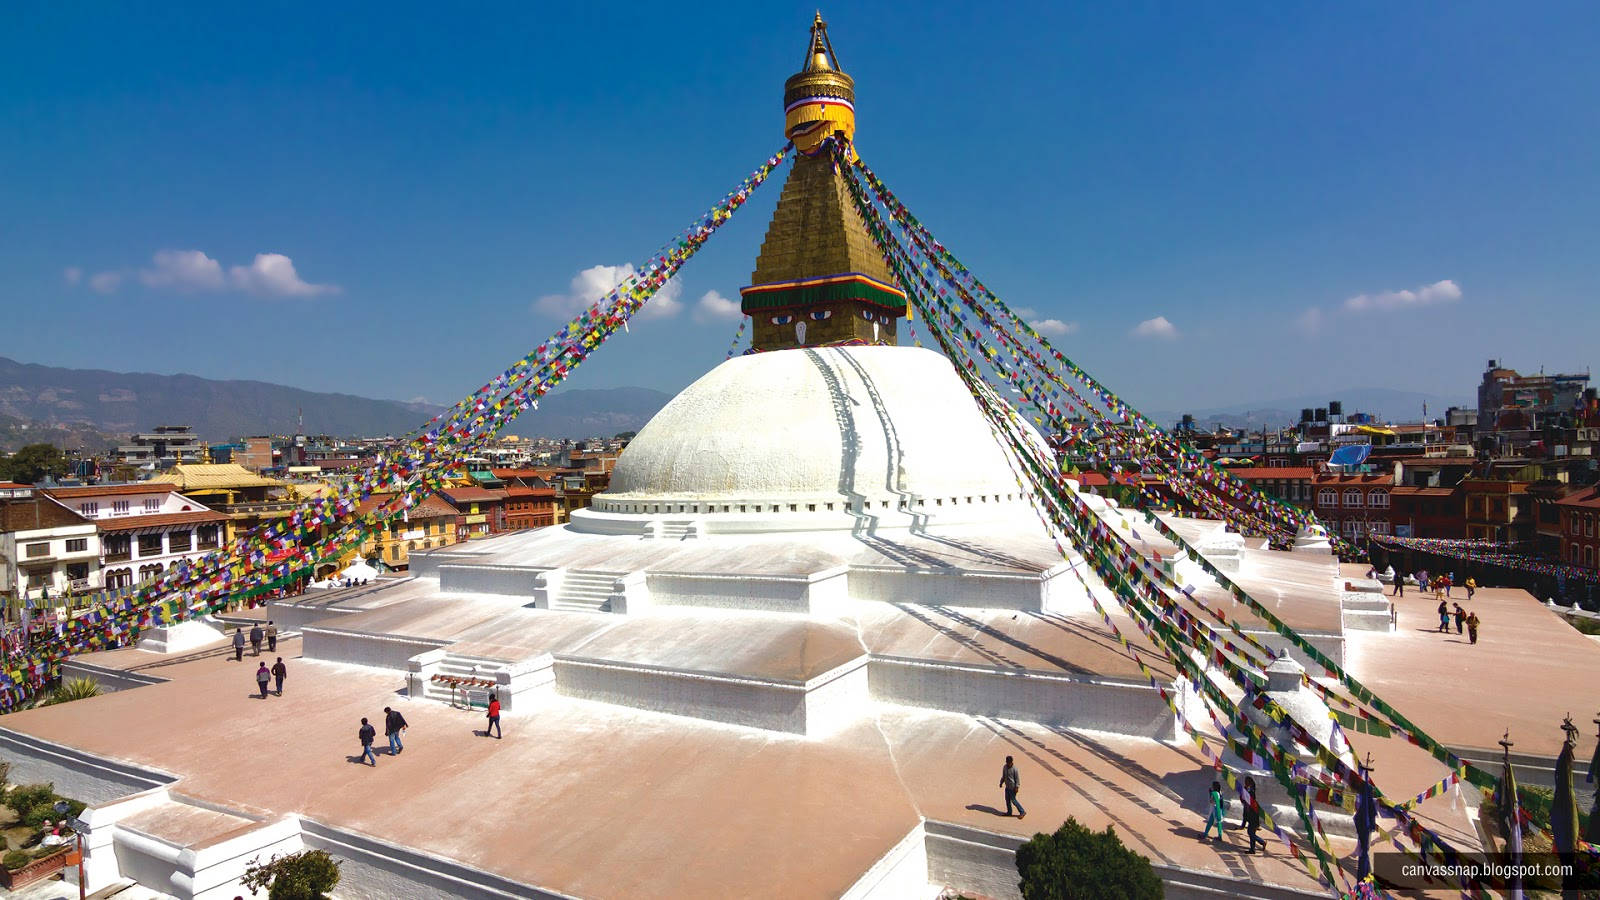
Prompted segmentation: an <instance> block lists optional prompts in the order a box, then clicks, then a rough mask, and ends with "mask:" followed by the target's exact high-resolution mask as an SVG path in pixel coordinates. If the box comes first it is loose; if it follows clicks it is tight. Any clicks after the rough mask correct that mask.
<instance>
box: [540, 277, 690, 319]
mask: <svg viewBox="0 0 1600 900" xmlns="http://www.w3.org/2000/svg"><path fill="white" fill-rule="evenodd" d="M633 274H635V270H634V268H633V264H632V263H623V264H622V265H620V266H590V267H589V268H587V269H584V270H583V271H581V272H579V273H578V274H576V275H574V276H572V282H571V284H570V285H569V286H568V289H567V292H566V293H565V294H546V295H545V296H543V297H540V298H539V299H537V300H535V301H533V309H534V312H537V313H540V314H541V315H546V316H549V317H551V318H553V319H570V318H572V317H573V316H576V315H577V314H578V313H580V312H583V311H584V310H585V309H587V308H589V307H590V306H592V305H593V304H594V303H595V301H597V300H599V299H600V298H601V297H604V296H606V295H607V294H609V293H611V291H612V289H614V288H615V287H616V286H617V285H619V284H622V282H624V281H626V280H627V278H628V276H630V275H633ZM682 293H683V285H681V284H679V283H678V280H677V279H676V278H674V279H670V280H668V281H667V283H666V284H664V285H662V286H661V289H660V290H658V291H656V293H655V296H654V297H651V298H650V300H649V302H647V303H645V305H644V308H643V309H641V310H639V316H640V317H641V318H645V319H669V318H672V317H673V316H676V315H677V314H678V313H680V312H683V303H682V302H681V301H680V300H679V299H678V297H679V295H681V294H682Z"/></svg>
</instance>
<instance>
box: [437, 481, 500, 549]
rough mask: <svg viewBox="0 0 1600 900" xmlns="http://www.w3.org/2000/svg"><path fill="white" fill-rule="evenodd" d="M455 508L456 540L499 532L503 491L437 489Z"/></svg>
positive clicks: (460, 488)
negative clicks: (456, 514)
mask: <svg viewBox="0 0 1600 900" xmlns="http://www.w3.org/2000/svg"><path fill="white" fill-rule="evenodd" d="M439 496H441V497H443V498H444V500H445V502H447V503H449V504H450V505H451V506H454V507H455V508H456V512H457V513H458V516H457V518H456V539H457V540H462V541H468V540H472V539H473V538H480V537H488V536H489V535H491V534H499V533H500V532H502V531H505V530H506V529H507V528H508V527H509V526H508V525H507V520H506V492H505V491H504V490H492V489H490V488H481V487H477V486H468V487H450V488H445V489H444V490H443V491H440V492H439Z"/></svg>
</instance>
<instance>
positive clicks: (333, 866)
mask: <svg viewBox="0 0 1600 900" xmlns="http://www.w3.org/2000/svg"><path fill="white" fill-rule="evenodd" d="M240 883H241V884H243V885H244V886H245V887H247V888H249V889H250V890H251V891H259V890H262V889H263V888H265V889H266V891H267V898H268V900H323V898H324V897H326V896H327V894H328V892H329V891H331V890H333V887H334V885H336V884H338V883H339V861H338V860H336V859H334V858H333V857H331V856H329V855H328V852H327V851H326V850H302V851H300V852H299V853H289V854H286V855H284V856H278V855H276V854H274V855H273V857H272V859H271V860H269V861H268V862H265V863H263V862H261V861H260V860H259V858H257V859H255V860H252V861H251V862H250V865H248V866H246V867H245V870H244V878H242V879H240Z"/></svg>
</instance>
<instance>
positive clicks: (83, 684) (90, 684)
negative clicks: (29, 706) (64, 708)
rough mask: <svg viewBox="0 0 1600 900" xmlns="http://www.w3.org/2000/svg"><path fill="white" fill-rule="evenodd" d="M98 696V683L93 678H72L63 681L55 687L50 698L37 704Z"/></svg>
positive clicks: (67, 701) (65, 701) (52, 704)
mask: <svg viewBox="0 0 1600 900" xmlns="http://www.w3.org/2000/svg"><path fill="white" fill-rule="evenodd" d="M98 696H100V684H99V683H98V682H96V681H95V680H94V679H93V678H74V679H72V680H71V681H64V682H62V683H61V686H60V687H58V688H56V691H55V693H53V694H51V695H50V699H48V700H46V701H44V702H43V703H41V704H39V705H40V706H54V705H56V704H57V703H71V702H72V701H74V700H85V699H88V698H89V697H98Z"/></svg>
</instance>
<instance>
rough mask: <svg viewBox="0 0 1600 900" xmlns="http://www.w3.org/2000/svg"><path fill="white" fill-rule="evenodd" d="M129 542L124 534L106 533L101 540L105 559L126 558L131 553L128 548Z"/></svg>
mask: <svg viewBox="0 0 1600 900" xmlns="http://www.w3.org/2000/svg"><path fill="white" fill-rule="evenodd" d="M130 544H131V541H130V540H129V538H128V536H127V535H125V534H108V535H106V536H105V540H103V541H101V545H102V547H103V548H104V549H105V551H106V559H110V560H120V559H127V558H128V557H129V556H130V555H131V552H130V551H129V549H128V548H129V546H130Z"/></svg>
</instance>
